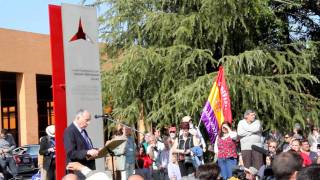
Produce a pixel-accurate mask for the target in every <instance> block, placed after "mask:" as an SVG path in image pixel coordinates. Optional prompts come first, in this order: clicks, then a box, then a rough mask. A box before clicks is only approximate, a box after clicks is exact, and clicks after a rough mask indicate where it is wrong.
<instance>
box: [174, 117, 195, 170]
mask: <svg viewBox="0 0 320 180" xmlns="http://www.w3.org/2000/svg"><path fill="white" fill-rule="evenodd" d="M180 128H181V129H182V135H180V136H179V137H178V138H176V140H175V142H174V144H173V146H172V153H178V164H179V168H180V171H181V176H187V175H189V174H191V173H193V172H195V169H194V167H193V163H192V157H191V148H192V147H194V145H193V136H192V135H191V134H190V133H189V123H188V122H182V123H181V124H180Z"/></svg>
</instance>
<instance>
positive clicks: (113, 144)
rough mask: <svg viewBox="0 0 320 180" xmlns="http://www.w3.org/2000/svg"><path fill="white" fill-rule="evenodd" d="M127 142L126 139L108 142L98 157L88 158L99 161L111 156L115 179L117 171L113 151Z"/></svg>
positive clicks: (113, 177) (118, 138)
mask: <svg viewBox="0 0 320 180" xmlns="http://www.w3.org/2000/svg"><path fill="white" fill-rule="evenodd" d="M125 141H127V139H126V138H125V137H116V138H114V139H111V140H110V141H107V143H106V144H105V146H104V147H103V148H101V149H100V150H99V153H98V156H97V157H90V156H88V157H87V158H88V159H98V158H104V157H106V156H107V155H108V154H109V155H110V156H111V160H112V179H113V180H114V179H115V170H114V156H115V154H114V152H113V150H114V149H116V148H117V147H118V146H120V145H121V144H122V143H124V142H125Z"/></svg>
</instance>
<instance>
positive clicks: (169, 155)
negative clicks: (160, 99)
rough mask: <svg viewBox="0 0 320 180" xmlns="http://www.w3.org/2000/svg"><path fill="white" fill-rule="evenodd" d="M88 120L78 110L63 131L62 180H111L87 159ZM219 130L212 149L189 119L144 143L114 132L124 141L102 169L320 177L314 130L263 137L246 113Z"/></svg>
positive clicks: (132, 174)
mask: <svg viewBox="0 0 320 180" xmlns="http://www.w3.org/2000/svg"><path fill="white" fill-rule="evenodd" d="M90 119H91V117H90V113H89V112H88V111H86V110H81V111H79V112H78V114H77V115H76V118H75V121H74V122H73V123H72V124H71V125H69V127H68V128H67V129H66V130H65V139H64V140H65V149H66V155H67V163H68V164H67V167H66V170H68V172H69V174H67V175H66V176H65V177H64V179H65V180H68V179H69V178H70V177H71V178H75V177H76V179H97V178H98V179H112V176H111V175H110V174H108V173H106V172H97V171H95V165H94V160H92V159H88V158H87V157H88V156H90V157H95V156H97V153H98V152H97V150H96V149H95V148H94V146H93V144H92V142H91V140H90V138H89V137H88V134H87V133H86V132H85V131H84V130H85V128H86V127H87V126H88V125H89V121H90ZM310 127H311V126H310ZM220 129H221V130H220V131H219V133H218V135H217V137H216V140H215V143H214V144H210V143H206V141H205V138H204V136H203V135H202V133H201V131H200V130H199V128H198V127H197V126H195V125H194V122H193V120H192V118H191V117H190V116H185V117H183V118H182V120H181V122H180V124H179V125H177V126H175V125H173V126H169V127H167V128H165V129H154V130H153V131H152V132H147V133H145V134H143V136H141V137H143V138H138V137H139V136H138V137H135V135H136V134H135V133H133V131H132V128H130V127H127V126H122V127H119V128H117V129H116V130H115V131H114V132H113V133H112V136H111V139H114V138H119V137H122V138H125V139H126V141H125V142H124V143H123V144H121V145H120V146H118V147H117V148H116V149H114V150H113V153H114V156H112V158H114V159H112V160H113V161H114V164H113V165H114V166H112V165H110V163H111V162H112V161H111V160H110V158H111V157H109V158H108V157H107V159H106V168H107V169H108V170H109V172H110V171H112V170H114V169H115V171H116V173H115V179H129V178H130V179H145V180H151V179H154V180H181V179H199V180H209V179H223V180H226V179H248V180H256V179H277V180H282V179H283V180H284V179H299V180H301V179H304V180H308V179H317V178H319V177H320V165H319V164H320V135H319V129H318V128H317V126H312V128H311V131H310V132H306V131H303V130H302V128H301V126H300V125H299V124H296V125H295V127H294V129H293V130H292V132H290V131H289V132H284V133H280V132H279V131H277V130H275V129H273V130H270V131H268V132H267V133H265V132H263V129H262V124H261V122H260V121H259V120H258V119H256V113H255V112H254V111H252V110H247V111H246V112H245V113H244V117H243V119H242V120H240V121H239V122H238V123H237V125H236V128H234V129H233V128H232V126H231V124H228V123H227V122H224V123H222V124H221V128H220ZM140 135H141V134H140ZM53 137H54V136H53ZM79 137H83V138H79ZM50 138H51V139H52V136H48V138H47V139H44V140H43V141H46V142H47V143H44V144H47V146H46V151H43V152H42V154H46V153H49V154H52V157H54V153H51V150H52V152H53V151H54V149H51V150H50V148H52V145H54V144H53V142H52V140H50ZM41 144H43V143H41ZM42 147H43V146H42ZM42 150H43V149H42ZM207 156H213V157H214V158H211V159H210V158H206V157H207ZM107 172H108V171H107ZM310 172H312V173H310ZM48 174H50V173H47V177H49V176H48ZM71 174H75V176H73V175H71ZM95 177H96V178H95ZM314 177H317V178H314ZM71 178H70V179H71ZM49 179H52V177H50V178H49Z"/></svg>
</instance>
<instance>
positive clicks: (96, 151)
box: [87, 149, 99, 157]
mask: <svg viewBox="0 0 320 180" xmlns="http://www.w3.org/2000/svg"><path fill="white" fill-rule="evenodd" d="M98 153H99V151H98V150H97V149H90V150H88V151H87V155H90V156H92V157H97V156H98Z"/></svg>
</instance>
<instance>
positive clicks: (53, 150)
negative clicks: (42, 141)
mask: <svg viewBox="0 0 320 180" xmlns="http://www.w3.org/2000/svg"><path fill="white" fill-rule="evenodd" d="M48 151H49V152H55V151H56V150H55V149H54V148H49V149H48Z"/></svg>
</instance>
